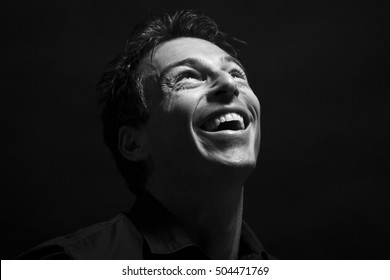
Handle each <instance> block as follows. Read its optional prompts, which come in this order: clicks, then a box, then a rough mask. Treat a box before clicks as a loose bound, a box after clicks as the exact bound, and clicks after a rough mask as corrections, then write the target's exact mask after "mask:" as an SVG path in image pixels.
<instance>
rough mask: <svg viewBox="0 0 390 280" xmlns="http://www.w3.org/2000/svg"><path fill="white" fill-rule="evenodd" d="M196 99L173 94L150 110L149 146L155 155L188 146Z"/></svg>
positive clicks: (158, 155) (165, 153) (162, 154)
mask: <svg viewBox="0 0 390 280" xmlns="http://www.w3.org/2000/svg"><path fill="white" fill-rule="evenodd" d="M196 104H197V103H196V100H195V99H194V98H189V96H183V95H175V94H171V95H169V96H166V97H165V98H163V99H162V100H161V102H160V103H159V104H158V105H157V106H155V107H154V108H153V110H151V112H150V118H149V121H148V129H147V131H148V146H149V150H150V152H151V154H152V157H153V155H154V156H155V157H161V156H166V155H167V154H169V153H172V152H174V151H178V150H181V149H182V148H184V149H185V148H186V147H185V146H186V145H187V146H188V141H189V136H190V135H191V127H192V116H193V112H194V110H195V108H196Z"/></svg>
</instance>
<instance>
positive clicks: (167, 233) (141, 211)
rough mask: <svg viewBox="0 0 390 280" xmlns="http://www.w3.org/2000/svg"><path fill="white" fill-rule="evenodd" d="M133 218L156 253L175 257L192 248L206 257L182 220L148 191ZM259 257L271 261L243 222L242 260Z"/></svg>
mask: <svg viewBox="0 0 390 280" xmlns="http://www.w3.org/2000/svg"><path fill="white" fill-rule="evenodd" d="M129 216H130V219H131V220H132V221H133V223H134V224H135V226H136V227H137V228H138V230H139V231H140V233H141V235H142V236H143V238H144V239H145V241H146V243H147V245H148V247H149V249H150V252H151V253H152V254H160V255H168V254H175V253H178V252H180V251H181V250H184V249H188V248H189V247H195V248H197V249H198V251H199V252H198V253H199V254H200V255H201V254H202V253H201V250H200V248H199V247H197V245H196V244H195V243H194V242H193V241H192V240H191V238H190V237H189V235H188V234H187V232H186V231H185V230H184V228H183V227H182V226H181V225H180V223H179V221H178V220H177V219H176V218H175V217H174V216H173V215H172V214H171V213H169V211H168V210H167V209H165V208H164V206H163V205H161V203H160V202H159V201H158V200H157V199H155V198H154V197H153V196H152V195H151V194H150V193H148V192H146V191H145V192H144V193H143V194H142V195H140V196H139V197H138V198H137V200H136V202H135V204H134V207H133V208H132V209H131V211H130V215H129ZM195 248H192V249H195ZM191 251H192V252H193V251H194V250H191ZM259 258H260V259H268V255H267V253H266V252H265V250H264V248H263V246H262V244H261V243H260V241H259V240H258V239H257V238H256V236H255V234H254V233H253V231H252V230H251V229H250V228H249V226H248V225H247V224H246V223H245V222H243V223H242V228H241V237H240V249H239V259H259Z"/></svg>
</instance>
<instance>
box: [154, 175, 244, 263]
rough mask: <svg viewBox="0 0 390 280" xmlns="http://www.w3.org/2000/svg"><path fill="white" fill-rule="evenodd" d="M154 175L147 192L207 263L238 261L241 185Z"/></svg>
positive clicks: (230, 181) (241, 202) (241, 204)
mask: <svg viewBox="0 0 390 280" xmlns="http://www.w3.org/2000/svg"><path fill="white" fill-rule="evenodd" d="M154 175H155V176H152V177H151V178H150V180H149V181H148V184H147V189H148V190H149V191H150V192H151V193H152V194H153V196H154V197H156V198H157V199H158V200H159V201H160V202H161V203H162V204H163V205H164V207H166V208H167V209H168V210H169V211H170V212H171V213H172V214H173V215H175V217H176V218H177V219H178V220H179V222H180V223H181V224H182V226H183V227H184V228H185V230H186V231H187V232H188V234H189V235H190V237H191V238H192V240H193V241H194V242H195V243H196V244H197V245H198V246H199V247H200V248H201V249H202V250H203V251H204V252H205V253H206V255H207V256H208V257H209V258H210V259H237V257H238V249H239V241H240V233H241V224H242V210H243V185H242V183H241V182H238V181H234V180H225V181H224V182H213V181H210V180H209V181H207V182H205V181H200V180H178V178H175V182H171V180H164V178H162V177H159V176H156V174H154ZM170 178H172V177H170ZM167 190H169V191H167Z"/></svg>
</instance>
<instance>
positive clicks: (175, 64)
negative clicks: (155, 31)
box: [161, 55, 246, 77]
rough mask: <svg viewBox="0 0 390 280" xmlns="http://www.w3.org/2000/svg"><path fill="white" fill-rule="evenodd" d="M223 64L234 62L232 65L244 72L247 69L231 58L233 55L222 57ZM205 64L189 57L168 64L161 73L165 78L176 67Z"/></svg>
mask: <svg viewBox="0 0 390 280" xmlns="http://www.w3.org/2000/svg"><path fill="white" fill-rule="evenodd" d="M220 60H221V62H222V63H223V62H232V63H235V64H237V65H238V66H239V67H240V68H241V69H242V70H243V71H244V72H246V71H245V68H244V66H243V65H242V63H241V62H240V61H239V60H238V59H237V58H235V57H233V56H231V55H226V56H222V57H221V58H220ZM203 64H204V63H202V59H199V58H195V57H189V58H186V59H183V60H179V61H175V62H172V63H170V64H168V65H167V66H166V67H165V68H164V69H163V70H162V71H161V76H162V77H163V76H164V75H165V74H166V73H167V72H168V71H170V70H171V69H173V68H175V67H179V66H190V67H194V66H201V65H203Z"/></svg>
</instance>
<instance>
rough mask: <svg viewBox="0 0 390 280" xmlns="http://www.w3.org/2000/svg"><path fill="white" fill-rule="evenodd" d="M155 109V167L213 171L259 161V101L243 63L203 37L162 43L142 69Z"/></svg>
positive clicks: (149, 127) (150, 139)
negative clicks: (248, 79)
mask: <svg viewBox="0 0 390 280" xmlns="http://www.w3.org/2000/svg"><path fill="white" fill-rule="evenodd" d="M140 69H141V71H142V73H143V75H144V79H143V82H144V86H145V95H146V99H147V101H148V105H149V109H150V118H149V120H148V122H147V124H146V132H147V133H146V135H147V140H146V141H147V149H148V152H149V154H150V156H151V158H152V159H153V161H154V165H155V168H156V170H158V169H160V170H161V169H166V170H172V171H174V170H176V172H184V173H188V172H194V174H195V173H199V175H201V174H205V173H207V172H208V173H212V172H213V167H217V166H219V167H221V166H229V167H246V168H247V167H250V168H253V167H254V166H255V165H256V160H257V154H258V151H259V146H260V104H259V101H258V99H257V97H256V96H255V94H254V93H253V91H252V90H251V88H250V87H249V84H248V81H247V78H246V75H245V72H244V70H243V68H242V67H241V66H240V63H239V62H238V61H236V60H235V59H234V58H232V57H231V56H230V55H228V54H227V53H226V52H225V51H223V50H222V49H221V48H219V47H218V46H216V45H214V44H212V43H210V42H208V41H205V40H202V39H198V38H187V37H186V38H178V39H174V40H171V41H168V42H164V43H161V44H160V45H158V46H157V47H156V48H155V49H154V51H153V53H152V56H150V54H149V55H147V56H146V57H145V58H144V59H143V61H142V63H141V67H140Z"/></svg>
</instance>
